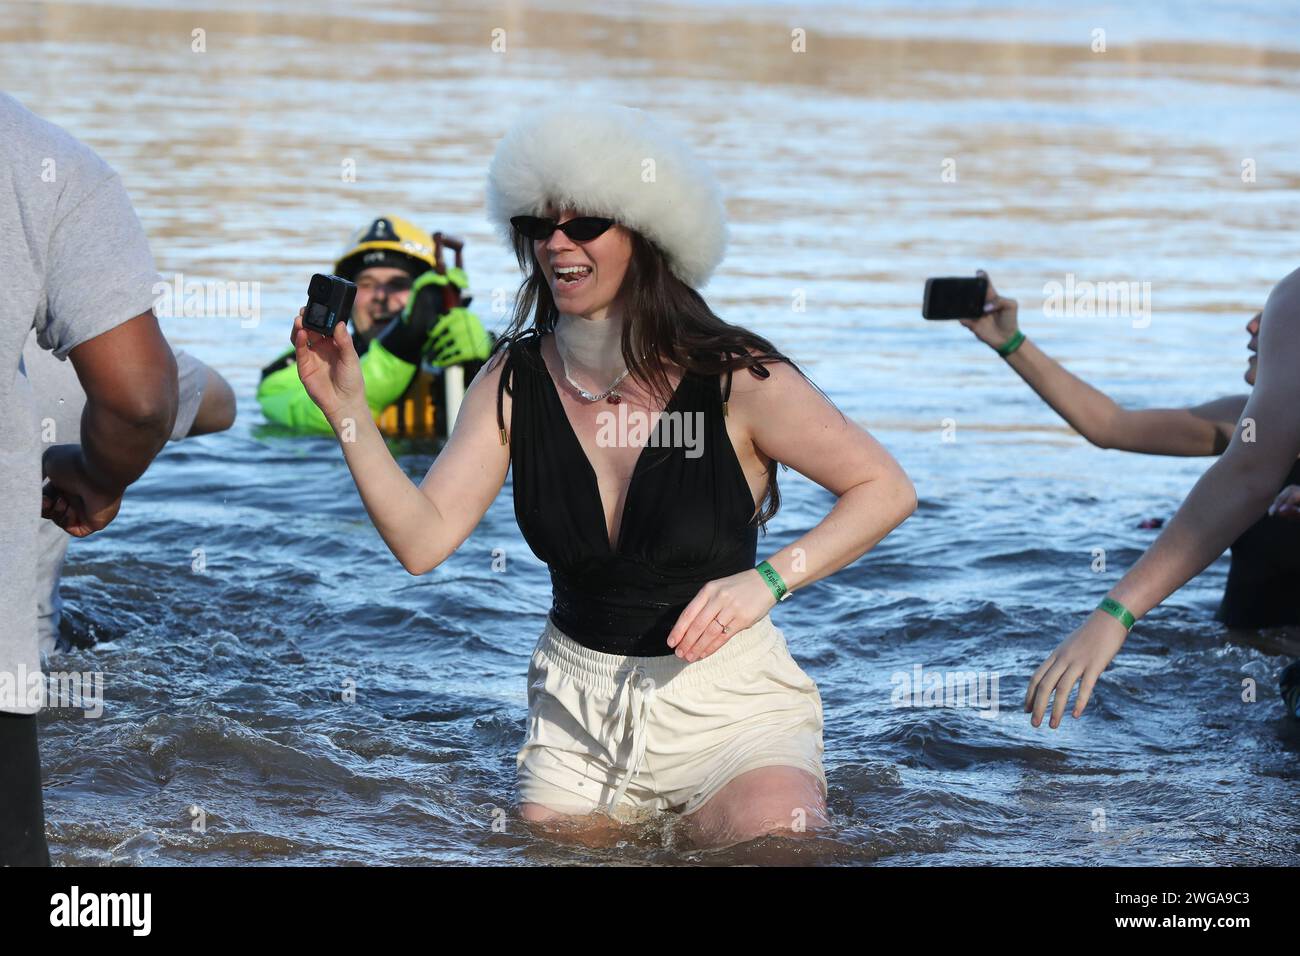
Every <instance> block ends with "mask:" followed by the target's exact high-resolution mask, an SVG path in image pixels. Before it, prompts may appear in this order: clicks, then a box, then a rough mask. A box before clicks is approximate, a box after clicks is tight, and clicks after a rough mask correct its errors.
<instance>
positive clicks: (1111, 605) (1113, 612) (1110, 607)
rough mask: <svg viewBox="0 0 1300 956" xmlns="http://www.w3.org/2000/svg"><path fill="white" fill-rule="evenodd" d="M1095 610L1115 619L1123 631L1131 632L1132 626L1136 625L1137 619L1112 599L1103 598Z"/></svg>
mask: <svg viewBox="0 0 1300 956" xmlns="http://www.w3.org/2000/svg"><path fill="white" fill-rule="evenodd" d="M1097 610H1099V611H1105V612H1106V613H1107V614H1109V615H1110V616H1111V617H1113V618H1115V620H1117V621H1119V622H1120V623H1121V624H1123V625H1124V630H1126V631H1131V630H1133V625H1134V624H1136V623H1137V618H1135V617H1134V616H1133V612H1132V611H1130V610H1129V609H1128V608H1126V607H1125V606H1124V605H1123V604H1120V603H1119V601H1116V600H1115V599H1114V598H1103V599H1102V602H1101V603H1100V604H1098V605H1097Z"/></svg>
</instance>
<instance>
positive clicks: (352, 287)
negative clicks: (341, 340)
mask: <svg viewBox="0 0 1300 956" xmlns="http://www.w3.org/2000/svg"><path fill="white" fill-rule="evenodd" d="M356 295H357V287H356V283H353V282H349V281H348V280H347V279H340V278H339V277H338V276H323V275H321V274H320V273H317V274H316V275H314V276H312V277H311V283H310V284H309V285H308V286H307V308H306V309H305V310H303V314H302V325H303V328H306V329H311V330H312V331H313V332H319V333H320V334H321V335H327V336H332V335H333V334H334V326H335V325H337V324H338V323H340V322H342V323H344V324H345V325H346V324H347V321H348V319H350V318H352V300H353V299H355V298H356Z"/></svg>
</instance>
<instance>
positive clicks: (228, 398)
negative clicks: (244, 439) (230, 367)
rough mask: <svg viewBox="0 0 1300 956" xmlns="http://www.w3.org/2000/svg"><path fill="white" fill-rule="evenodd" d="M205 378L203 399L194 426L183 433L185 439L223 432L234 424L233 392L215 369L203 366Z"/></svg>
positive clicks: (200, 401)
mask: <svg viewBox="0 0 1300 956" xmlns="http://www.w3.org/2000/svg"><path fill="white" fill-rule="evenodd" d="M204 370H205V374H206V376H207V378H206V379H205V381H204V383H203V397H202V398H201V399H199V410H198V413H197V414H196V415H195V416H194V424H192V425H191V426H190V430H189V431H188V432H186V433H185V436H186V437H187V438H193V437H194V436H196V435H210V434H212V433H213V432H224V431H225V430H226V429H227V428H229V427H230V426H232V425H233V424H235V392H234V390H233V389H232V388H231V387H230V383H229V382H227V381H226V380H225V379H224V378H222V377H221V374H220V373H219V372H217V371H216V369H213V368H210V367H208V366H206V365H205V366H204Z"/></svg>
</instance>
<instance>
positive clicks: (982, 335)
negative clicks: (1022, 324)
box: [961, 269, 1019, 349]
mask: <svg viewBox="0 0 1300 956" xmlns="http://www.w3.org/2000/svg"><path fill="white" fill-rule="evenodd" d="M975 274H976V275H980V276H984V277H985V278H986V279H988V273H987V272H985V271H984V270H983V269H978V270H976V272H975ZM1018 311H1019V304H1018V303H1017V302H1016V300H1015V299H1005V298H1003V297H1002V296H1000V295H998V290H997V289H995V288H993V280H992V279H989V291H988V293H987V294H986V295H985V296H984V315H983V316H981V317H980V318H978V319H962V320H961V324H962V325H964V326H966V328H968V329H970V330H971V331H972V332H974V333H975V337H976V338H977V339H979V340H980V341H981V342H983V343H984V344H985V345H988V346H991V347H992V348H995V349H997V348H1001V347H1002V346H1003V345H1006V343H1007V342H1009V341H1010V340H1011V337H1012V336H1013V335H1015V334H1016V330H1017V329H1018V328H1019V323H1018V322H1017V320H1016V315H1017V312H1018Z"/></svg>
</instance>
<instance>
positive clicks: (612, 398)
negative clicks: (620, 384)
mask: <svg viewBox="0 0 1300 956" xmlns="http://www.w3.org/2000/svg"><path fill="white" fill-rule="evenodd" d="M605 401H607V402H609V403H610V404H611V405H617V404H618V403H619V402H621V401H623V397H622V396H621V395H619V394H618V392H610V393H609V397H608V398H606V399H605Z"/></svg>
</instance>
